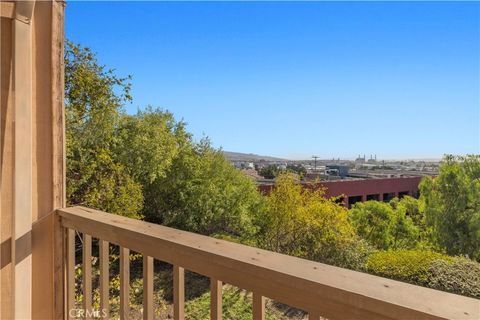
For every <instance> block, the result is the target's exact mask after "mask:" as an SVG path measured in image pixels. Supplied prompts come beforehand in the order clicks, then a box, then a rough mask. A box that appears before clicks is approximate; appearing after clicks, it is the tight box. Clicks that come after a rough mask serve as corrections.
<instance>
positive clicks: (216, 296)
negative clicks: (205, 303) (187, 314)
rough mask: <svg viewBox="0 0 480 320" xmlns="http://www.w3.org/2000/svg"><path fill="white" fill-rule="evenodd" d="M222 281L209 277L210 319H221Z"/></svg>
mask: <svg viewBox="0 0 480 320" xmlns="http://www.w3.org/2000/svg"><path fill="white" fill-rule="evenodd" d="M222 285H223V284H222V281H219V280H217V279H216V278H210V319H212V320H222Z"/></svg>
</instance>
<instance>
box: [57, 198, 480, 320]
mask: <svg viewBox="0 0 480 320" xmlns="http://www.w3.org/2000/svg"><path fill="white" fill-rule="evenodd" d="M57 212H58V215H59V216H60V221H61V225H62V227H63V228H65V234H66V237H65V238H66V245H65V249H66V259H65V270H66V289H67V290H66V291H67V301H66V305H67V308H68V310H70V309H72V308H74V304H75V301H74V281H75V279H74V258H75V252H74V250H75V247H74V239H75V238H74V236H75V230H76V231H78V232H81V233H83V234H84V241H83V280H82V281H83V288H84V295H85V297H84V299H83V308H84V309H85V310H90V309H91V308H92V295H91V294H90V293H91V290H92V285H91V283H92V275H91V245H92V237H95V238H98V239H99V256H100V281H99V283H100V304H101V308H102V309H104V310H108V307H109V306H108V303H109V302H108V301H109V297H108V292H109V291H108V284H109V282H108V274H109V272H108V271H109V265H108V261H109V260H108V245H109V243H113V244H116V245H119V246H120V317H121V319H126V318H128V314H129V302H128V301H129V299H128V297H129V295H128V294H129V293H128V292H129V259H128V254H129V250H133V251H136V252H139V253H142V254H143V255H144V257H143V261H144V270H143V277H144V284H143V285H144V297H143V316H144V319H152V318H153V298H152V297H153V259H158V260H161V261H164V262H168V263H170V264H172V265H173V269H174V277H173V286H174V317H175V319H184V317H185V316H184V284H185V283H184V270H185V269H187V270H190V271H193V272H196V273H199V274H202V275H205V276H208V277H210V279H211V318H212V319H221V318H222V283H229V284H231V285H234V286H237V287H240V288H242V289H246V290H248V291H250V292H252V293H253V319H254V320H261V319H264V317H265V297H268V298H271V299H274V300H276V301H278V302H282V303H285V304H288V305H290V306H292V307H296V308H299V309H302V310H305V311H307V312H308V313H309V319H319V318H320V317H325V318H329V319H369V320H373V319H403V320H405V319H479V317H480V314H479V307H480V305H479V301H478V300H476V299H472V298H467V297H463V296H459V295H455V294H450V293H445V292H441V291H437V290H432V289H428V288H423V287H419V286H414V285H409V284H406V283H402V282H398V281H394V280H390V279H385V278H381V277H377V276H373V275H369V274H365V273H360V272H355V271H351V270H346V269H342V268H337V267H333V266H329V265H325V264H321V263H317V262H313V261H308V260H304V259H299V258H295V257H291V256H286V255H282V254H278V253H274V252H270V251H266V250H261V249H257V248H253V247H248V246H245V245H240V244H236V243H231V242H228V241H222V240H218V239H214V238H210V237H206V236H201V235H198V234H194V233H190V232H184V231H180V230H176V229H172V228H167V227H164V226H160V225H156V224H151V223H146V222H143V221H138V220H133V219H129V218H125V217H121V216H118V215H113V214H109V213H105V212H101V211H96V210H92V209H87V208H83V207H73V208H67V209H61V210H58V211H57ZM67 316H68V313H67Z"/></svg>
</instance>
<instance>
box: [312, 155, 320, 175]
mask: <svg viewBox="0 0 480 320" xmlns="http://www.w3.org/2000/svg"><path fill="white" fill-rule="evenodd" d="M312 158H313V159H315V167H314V168H315V169H314V171H315V172H317V159H318V158H319V157H317V156H312Z"/></svg>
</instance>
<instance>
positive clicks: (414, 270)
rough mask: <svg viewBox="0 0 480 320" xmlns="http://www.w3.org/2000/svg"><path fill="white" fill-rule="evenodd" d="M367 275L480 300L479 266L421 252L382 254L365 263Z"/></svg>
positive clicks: (389, 252) (386, 252) (458, 259)
mask: <svg viewBox="0 0 480 320" xmlns="http://www.w3.org/2000/svg"><path fill="white" fill-rule="evenodd" d="M365 270H366V271H367V272H370V273H373V274H376V275H379V276H382V277H387V278H391V279H396V280H400V281H405V282H409V283H412V284H416V285H422V286H425V287H428V288H432V289H437V290H442V291H447V292H451V293H456V294H461V295H465V296H470V297H474V298H480V263H478V262H475V261H472V260H469V259H466V258H463V257H451V256H447V255H444V254H441V253H436V252H432V251H421V250H397V251H379V252H375V253H372V254H371V255H370V256H369V257H368V259H367V263H366V264H365Z"/></svg>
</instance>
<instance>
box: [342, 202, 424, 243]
mask: <svg viewBox="0 0 480 320" xmlns="http://www.w3.org/2000/svg"><path fill="white" fill-rule="evenodd" d="M349 216H350V219H351V221H352V224H353V225H354V227H355V229H356V231H357V233H358V234H359V235H360V236H361V237H362V238H364V239H365V240H366V241H368V242H369V243H370V244H371V245H373V246H374V247H376V248H378V249H389V248H393V249H396V248H412V247H415V246H416V245H417V242H418V238H419V229H418V227H417V226H415V224H414V223H413V220H412V219H411V217H409V216H408V215H407V210H406V208H405V207H404V206H403V205H401V206H400V205H398V206H396V207H395V206H392V205H390V204H388V203H384V202H379V201H367V202H359V203H356V204H355V205H354V206H353V207H352V209H350V213H349Z"/></svg>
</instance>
